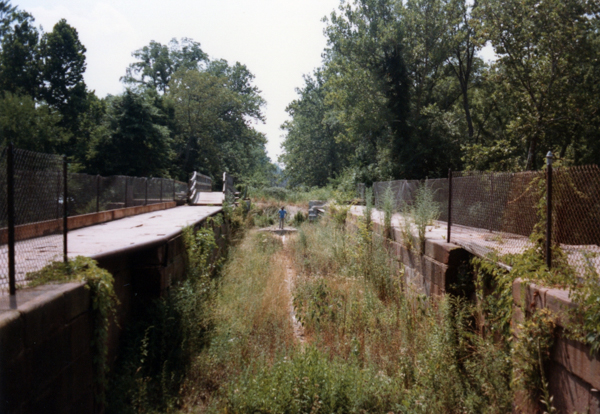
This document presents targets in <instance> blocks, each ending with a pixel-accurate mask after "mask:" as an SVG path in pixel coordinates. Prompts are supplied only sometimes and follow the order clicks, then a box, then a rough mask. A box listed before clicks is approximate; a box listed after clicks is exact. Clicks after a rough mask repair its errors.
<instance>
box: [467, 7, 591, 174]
mask: <svg viewBox="0 0 600 414" xmlns="http://www.w3.org/2000/svg"><path fill="white" fill-rule="evenodd" d="M477 13H478V15H479V18H480V19H481V22H482V24H481V27H480V36H481V37H482V38H485V39H490V41H491V42H492V45H493V46H494V48H495V51H496V54H497V55H498V61H497V65H498V66H499V70H498V76H499V77H500V79H499V81H500V83H501V84H502V85H504V86H506V87H510V88H513V89H514V90H515V91H517V92H518V95H517V100H516V102H514V107H515V110H516V114H515V115H516V116H515V118H514V119H513V120H512V121H511V122H510V124H509V125H508V128H509V130H510V132H511V133H512V134H515V135H517V136H519V137H521V138H522V140H523V144H524V147H526V148H525V149H526V151H525V152H526V163H525V168H526V169H528V170H530V169H535V168H537V166H538V165H539V161H541V158H542V156H543V155H544V154H545V151H546V150H548V149H550V148H551V147H553V146H556V147H558V148H561V149H564V151H563V150H561V152H563V153H565V152H566V149H567V148H568V147H569V145H571V143H572V142H573V140H574V139H576V137H575V136H574V134H573V133H574V132H575V133H576V132H577V130H578V129H579V128H580V126H581V123H582V122H584V123H585V119H583V118H582V117H581V111H580V108H578V105H577V103H578V101H579V99H578V94H579V93H580V92H581V89H580V88H579V87H578V85H581V84H582V82H583V80H584V76H585V72H586V69H587V68H589V67H590V66H591V60H592V59H594V54H593V52H592V49H590V36H591V35H592V34H593V33H594V30H593V24H594V20H596V19H597V15H596V14H594V10H592V9H591V7H590V5H589V4H588V2H587V1H585V0H541V1H538V0H507V1H504V0H502V1H500V0H481V2H480V3H479V6H478V8H477ZM574 127H575V128H574ZM540 149H542V151H541V152H540ZM540 154H541V155H540Z"/></svg>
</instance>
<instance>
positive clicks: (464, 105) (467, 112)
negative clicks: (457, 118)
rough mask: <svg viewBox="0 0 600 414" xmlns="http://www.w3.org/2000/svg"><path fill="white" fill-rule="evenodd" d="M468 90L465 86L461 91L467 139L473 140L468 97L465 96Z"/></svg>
mask: <svg viewBox="0 0 600 414" xmlns="http://www.w3.org/2000/svg"><path fill="white" fill-rule="evenodd" d="M467 92H468V89H467V87H466V86H465V87H464V88H463V91H462V96H463V108H464V109H465V118H466V119H467V127H468V128H469V139H470V140H472V139H473V135H475V133H474V131H473V120H472V119H471V109H470V107H469V95H468V94H467Z"/></svg>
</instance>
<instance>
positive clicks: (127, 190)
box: [125, 176, 129, 208]
mask: <svg viewBox="0 0 600 414" xmlns="http://www.w3.org/2000/svg"><path fill="white" fill-rule="evenodd" d="M128 178H129V177H127V176H125V208H127V199H128V198H129V180H128Z"/></svg>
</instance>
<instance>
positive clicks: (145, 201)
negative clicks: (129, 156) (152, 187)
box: [144, 177, 148, 206]
mask: <svg viewBox="0 0 600 414" xmlns="http://www.w3.org/2000/svg"><path fill="white" fill-rule="evenodd" d="M144 205H145V206H147V205H148V177H146V194H145V196H144Z"/></svg>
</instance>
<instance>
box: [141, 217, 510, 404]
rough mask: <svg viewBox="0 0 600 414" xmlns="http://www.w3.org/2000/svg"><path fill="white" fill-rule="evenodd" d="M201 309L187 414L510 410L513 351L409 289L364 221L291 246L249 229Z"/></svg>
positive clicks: (306, 231) (304, 231)
mask: <svg viewBox="0 0 600 414" xmlns="http://www.w3.org/2000/svg"><path fill="white" fill-rule="evenodd" d="M289 266H291V268H292V269H293V272H294V273H295V274H296V278H295V283H293V285H292V288H290V285H289V284H288V279H289V275H288V271H287V267H289ZM206 300H208V301H209V302H210V306H207V307H205V308H204V309H206V312H205V313H201V314H200V315H198V316H197V320H196V322H195V323H196V324H200V325H202V326H206V327H207V329H208V330H207V331H206V336H205V337H204V339H203V341H202V344H203V345H202V347H201V349H200V350H199V353H198V354H196V356H194V357H193V358H192V360H191V365H190V368H189V369H188V370H187V377H186V379H185V381H184V385H183V386H182V387H181V390H180V394H179V400H178V402H179V404H180V410H181V412H237V413H255V412H290V413H303V412H323V413H329V412H382V413H383V412H385V413H387V412H390V411H392V412H411V413H413V412H415V413H430V412H499V413H500V412H506V411H508V410H510V406H511V402H512V391H511V387H510V381H511V364H510V357H509V354H508V350H507V349H506V348H505V347H503V346H502V345H501V344H497V343H495V342H494V341H493V340H492V339H491V338H484V337H480V336H479V335H478V333H477V330H476V329H475V327H474V323H473V321H474V314H475V309H474V307H473V306H472V305H469V304H468V303H466V302H465V301H464V300H461V299H457V298H452V297H448V298H446V299H442V300H441V301H439V302H437V303H435V304H432V303H431V302H429V301H428V300H427V299H426V298H425V297H424V296H422V295H419V294H417V293H416V292H413V291H411V290H410V289H407V288H406V287H403V286H402V269H401V268H400V267H399V266H398V265H397V263H395V262H393V261H390V259H389V256H388V254H387V252H386V250H385V248H384V246H383V244H382V242H380V241H378V239H377V238H375V239H374V238H373V237H372V235H371V233H370V232H369V231H368V230H367V229H366V226H365V225H364V223H362V224H361V225H360V226H359V228H358V229H357V231H355V232H348V231H347V230H346V228H345V226H340V224H339V222H337V221H336V220H334V219H331V220H327V219H325V220H324V221H322V222H320V223H319V224H313V223H303V224H301V225H300V228H299V231H298V235H297V236H296V237H295V238H292V239H291V240H290V241H289V242H288V243H286V245H283V244H282V241H281V239H280V238H278V237H277V236H274V235H272V234H270V233H267V232H262V231H255V230H252V231H250V232H248V233H246V235H245V236H244V238H243V240H241V241H240V243H239V245H237V246H236V247H234V248H233V249H232V251H231V255H230V259H229V260H228V262H227V263H226V265H225V266H224V268H223V271H222V273H221V276H220V277H219V278H218V282H216V284H215V288H214V295H213V296H211V297H210V298H206ZM291 303H293V305H294V308H295V311H296V316H297V319H298V320H299V321H300V323H301V324H302V326H303V328H304V333H305V337H304V339H305V342H303V341H300V340H299V339H298V338H296V337H295V335H294V329H293V324H292V319H291V317H290V304H291ZM424 344H427V346H424ZM138 411H139V412H151V411H150V410H145V411H144V410H141V411H140V410H138Z"/></svg>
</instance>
